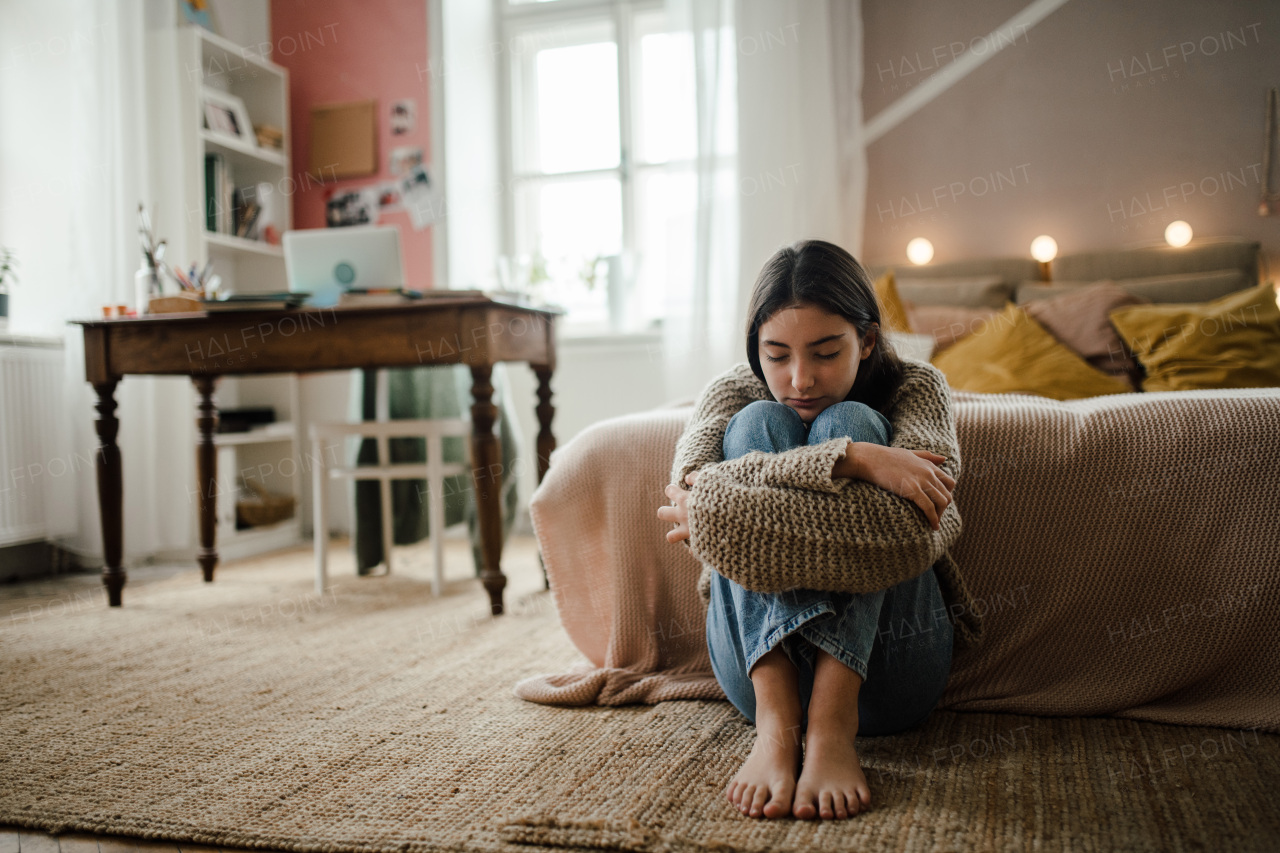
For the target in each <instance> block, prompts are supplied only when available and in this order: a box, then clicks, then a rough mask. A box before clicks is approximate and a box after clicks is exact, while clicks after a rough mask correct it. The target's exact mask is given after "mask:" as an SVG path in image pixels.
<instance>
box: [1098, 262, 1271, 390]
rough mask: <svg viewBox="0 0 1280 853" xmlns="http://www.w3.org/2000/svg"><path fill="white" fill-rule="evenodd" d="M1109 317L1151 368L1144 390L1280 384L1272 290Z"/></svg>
mask: <svg viewBox="0 0 1280 853" xmlns="http://www.w3.org/2000/svg"><path fill="white" fill-rule="evenodd" d="M1107 316H1108V317H1109V318H1110V319H1111V323H1112V325H1114V326H1115V327H1116V329H1117V331H1119V332H1120V335H1121V337H1123V338H1124V340H1125V343H1127V344H1128V345H1129V348H1130V349H1132V350H1133V351H1134V352H1135V353H1137V356H1138V361H1140V362H1142V366H1143V367H1144V368H1146V371H1147V377H1146V379H1145V380H1143V382H1142V390H1143V391H1191V390H1195V389H1198V388H1269V387H1272V386H1276V385H1280V306H1277V305H1276V292H1275V290H1274V289H1273V287H1272V286H1271V285H1270V284H1262V285H1259V286H1258V287H1251V288H1249V289H1248V290H1241V291H1237V292H1236V293H1228V294H1227V295H1226V296H1222V297H1219V298H1218V299H1214V300H1213V301H1212V302H1191V303H1156V304H1153V305H1131V306H1127V307H1125V308H1117V309H1116V310H1114V311H1112V312H1111V313H1109V314H1108V315H1107Z"/></svg>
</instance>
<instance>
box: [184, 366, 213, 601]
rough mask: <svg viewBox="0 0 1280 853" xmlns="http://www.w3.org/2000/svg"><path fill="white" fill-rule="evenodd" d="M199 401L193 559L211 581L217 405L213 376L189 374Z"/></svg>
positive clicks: (207, 581)
mask: <svg viewBox="0 0 1280 853" xmlns="http://www.w3.org/2000/svg"><path fill="white" fill-rule="evenodd" d="M191 381H192V382H194V383H195V386H196V390H197V391H199V392H200V402H198V403H197V404H196V407H197V410H198V411H199V412H200V416H199V417H197V418H196V426H197V427H198V428H199V430H200V442H199V444H197V445H196V483H197V484H198V485H199V487H200V550H199V552H197V554H196V562H198V563H199V564H200V571H201V572H202V573H203V574H204V580H205V583H213V570H214V569H215V568H216V567H217V565H218V548H217V538H216V536H217V528H216V527H215V524H216V523H217V515H216V511H217V503H218V449H217V447H216V446H214V443H213V436H214V433H215V432H217V430H218V409H217V407H215V406H214V405H213V386H214V384H215V383H216V382H217V377H216V376H193V377H191Z"/></svg>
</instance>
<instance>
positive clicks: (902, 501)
mask: <svg viewBox="0 0 1280 853" xmlns="http://www.w3.org/2000/svg"><path fill="white" fill-rule="evenodd" d="M743 366H745V365H742V366H740V367H743ZM906 367H907V371H906V376H905V379H904V382H903V384H902V386H901V387H900V388H899V390H898V392H897V393H896V394H895V396H894V399H893V402H892V404H891V405H890V406H889V407H887V409H888V411H887V414H888V415H889V420H890V423H892V425H893V435H894V437H893V441H892V446H894V447H904V448H907V449H912V450H919V449H927V450H932V451H934V452H936V453H939V454H941V455H943V456H945V457H946V461H945V462H944V463H943V465H942V468H943V470H945V471H946V472H947V473H948V474H950V475H951V476H952V477H955V478H956V479H957V480H958V479H959V477H960V469H961V462H960V449H959V442H958V440H957V438H956V430H955V421H954V418H953V416H952V409H951V394H950V389H949V387H948V386H947V383H946V379H945V377H944V376H943V374H942V372H941V371H939V370H938V369H937V368H935V367H933V366H932V365H929V364H926V363H923V362H906ZM735 371H736V373H735ZM735 371H730V372H729V374H724V375H722V377H718V380H717V382H713V383H712V385H711V386H709V387H708V389H707V391H706V392H704V395H703V399H700V401H699V405H698V407H697V410H696V411H695V417H694V420H692V421H691V424H690V430H689V431H688V432H686V435H685V436H682V438H681V442H680V445H679V446H680V447H681V448H682V449H683V450H684V454H683V455H682V454H680V453H679V452H678V453H677V468H676V470H677V471H679V472H680V473H681V479H683V474H684V473H686V472H687V471H689V470H695V469H698V468H700V469H701V471H702V474H701V475H700V477H699V479H698V481H697V483H696V484H695V485H694V487H693V488H692V489H691V493H690V495H689V500H688V502H687V507H688V512H689V531H690V536H689V540H688V543H689V547H690V548H691V549H692V551H693V553H694V555H695V556H696V557H697V558H698V559H699V560H700V561H702V562H703V563H704V564H705V565H709V566H711V567H712V568H714V569H715V570H716V571H718V572H720V573H721V574H722V575H724V576H725V577H727V578H730V579H731V580H734V581H736V582H737V583H739V584H741V585H742V586H744V587H746V588H747V589H752V590H756V591H759V592H778V591H781V590H786V589H792V588H796V587H805V588H809V589H823V590H832V591H839V592H856V593H861V592H870V591H874V590H879V589H886V588H888V587H889V586H892V585H894V584H897V583H901V582H902V581H904V580H908V579H910V578H913V577H915V576H917V575H919V574H921V573H922V572H924V571H926V570H927V569H928V568H929V567H930V566H932V565H934V564H935V563H936V562H938V561H939V560H941V559H942V558H943V557H944V555H945V554H946V552H947V550H948V548H950V547H951V546H952V545H954V543H955V541H956V540H957V539H958V538H959V535H960V529H961V522H960V515H959V511H958V510H957V509H956V505H955V504H954V503H952V504H951V505H950V506H948V507H947V508H946V509H945V510H944V511H943V513H942V515H941V516H940V519H939V521H940V529H939V530H937V531H934V530H933V529H931V528H930V526H929V522H928V520H927V519H926V518H925V516H924V513H923V512H921V511H920V509H919V508H918V507H917V506H916V505H915V504H914V503H912V502H911V501H908V500H907V499H906V498H903V497H901V496H900V495H897V494H894V493H892V492H890V491H888V490H886V489H882V488H880V487H879V486H876V485H874V484H872V483H869V482H866V481H864V480H855V479H849V478H832V477H831V471H832V468H833V467H834V465H835V461H836V459H838V458H839V457H840V456H842V455H843V454H844V452H845V450H846V448H847V445H848V442H847V440H846V439H832V440H831V441H827V442H824V443H822V444H818V445H809V446H806V447H798V448H793V449H792V450H789V451H786V452H783V453H762V452H758V451H753V452H751V453H748V454H746V455H744V456H741V457H739V458H737V459H732V460H728V461H725V460H724V459H723V453H722V452H721V451H719V450H717V452H716V453H715V454H714V457H713V456H712V454H711V448H710V444H711V440H712V438H715V440H716V441H717V442H722V441H723V437H724V429H725V427H726V426H727V424H728V419H729V417H732V414H733V411H736V410H737V409H740V408H741V407H742V406H743V405H746V403H747V402H750V399H749V398H754V399H762V398H763V397H761V396H760V391H759V387H762V386H761V383H760V382H759V380H757V379H755V377H754V375H753V374H750V373H749V368H748V375H749V376H750V377H751V381H752V382H754V383H755V385H756V386H758V387H757V389H755V394H754V395H753V393H752V390H751V389H750V384H749V383H747V382H746V380H745V377H743V376H742V375H741V370H740V369H735ZM717 383H719V384H717ZM739 383H740V384H743V385H746V387H745V388H742V387H738V384H739ZM726 391H731V392H732V391H736V396H734V395H733V394H725V393H724V392H726ZM712 392H716V393H719V394H720V395H721V396H719V397H716V396H714V395H713V393H712ZM764 393H765V394H767V392H764ZM734 406H736V408H733V411H727V412H726V411H721V409H722V408H725V409H727V408H732V407H734ZM699 412H701V414H702V416H703V417H702V418H701V419H699V418H698V413H699ZM695 435H696V436H697V438H696V441H695V440H693V439H692V438H691V436H695ZM685 438H691V440H690V441H689V442H686V441H685ZM695 450H700V451H701V453H698V452H695ZM710 458H714V459H715V460H718V461H710V462H707V461H706V460H707V459H710Z"/></svg>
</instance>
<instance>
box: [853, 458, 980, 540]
mask: <svg viewBox="0 0 1280 853" xmlns="http://www.w3.org/2000/svg"><path fill="white" fill-rule="evenodd" d="M852 452H853V453H854V454H856V456H857V461H858V466H857V467H858V477H859V479H863V480H866V481H867V482H870V483H875V484H876V485H877V486H879V487H880V488H882V489H888V490H889V491H891V492H893V493H894V494H896V495H901V496H902V497H904V498H906V499H907V500H909V501H911V502H912V503H914V504H915V505H916V506H918V507H919V508H920V510H921V511H922V512H923V513H924V514H925V517H926V518H928V519H929V526H930V527H932V528H933V529H934V530H937V529H939V524H938V517H939V516H940V515H942V511H943V510H945V509H946V508H947V507H948V506H949V505H950V504H951V490H952V489H954V488H955V487H956V481H955V478H954V477H952V476H951V475H950V474H948V473H947V472H946V471H943V470H942V468H941V467H939V466H941V465H942V463H943V462H944V461H945V460H946V457H945V456H942V455H940V454H937V453H933V452H931V451H928V450H908V449H906V448H905V447H885V446H883V445H880V444H873V443H870V442H865V443H864V442H857V443H856V444H855V446H854V448H853V449H852Z"/></svg>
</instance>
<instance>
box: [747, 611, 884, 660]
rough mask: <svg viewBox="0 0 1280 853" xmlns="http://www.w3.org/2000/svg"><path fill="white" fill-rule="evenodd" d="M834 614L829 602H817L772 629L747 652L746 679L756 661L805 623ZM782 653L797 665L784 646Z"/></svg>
mask: <svg viewBox="0 0 1280 853" xmlns="http://www.w3.org/2000/svg"><path fill="white" fill-rule="evenodd" d="M835 612H836V611H835V608H834V607H833V606H832V605H831V603H830V602H829V601H818V602H815V603H814V604H813V606H811V607H808V608H806V609H804V610H802V611H800V612H799V613H797V614H795V615H794V616H792V617H791V618H790V619H788V620H787V621H786V622H783V623H782V624H781V625H779V626H777V627H776V628H774V629H773V630H772V631H770V632H769V634H768V636H766V637H765V638H764V640H763V641H761V642H760V643H759V644H757V646H756V647H755V648H754V649H751V650H750V651H748V652H747V660H746V673H747V675H748V677H749V676H750V674H751V667H753V666H755V665H756V661H758V660H760V658H762V657H764V656H765V655H766V654H768V653H769V652H771V651H773V650H774V648H776V647H777V646H778V644H780V643H782V641H783V640H785V639H786V638H787V637H788V636H790V635H791V634H794V633H795V632H796V631H799V630H800V629H802V628H804V627H805V625H806V623H808V622H810V621H812V620H813V619H815V618H817V617H818V616H821V615H822V614H824V613H831V614H834V613H835ZM783 653H784V654H786V655H787V657H788V658H790V659H791V662H792V663H793V664H798V663H799V662H798V661H796V660H795V658H794V657H793V656H792V655H791V653H790V650H788V649H787V648H786V647H785V646H784V647H783ZM863 671H864V672H865V671H866V669H865V667H864V668H863Z"/></svg>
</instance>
